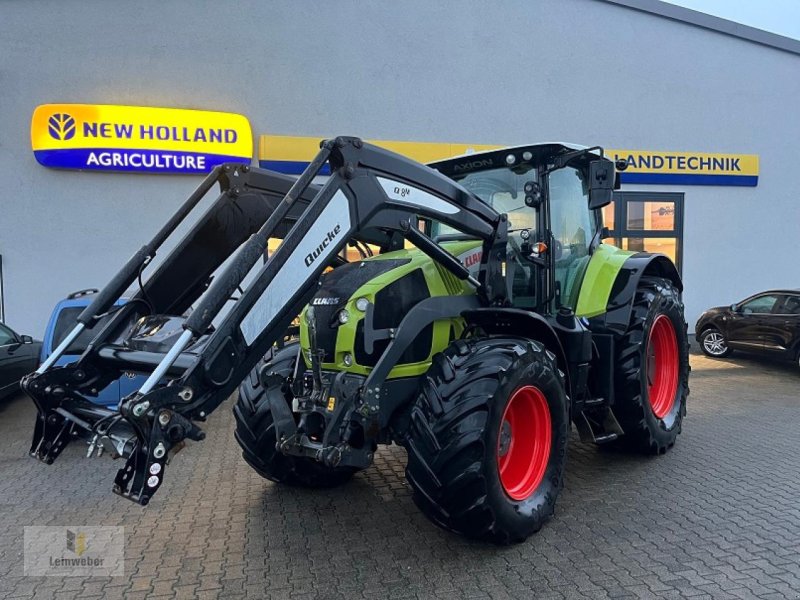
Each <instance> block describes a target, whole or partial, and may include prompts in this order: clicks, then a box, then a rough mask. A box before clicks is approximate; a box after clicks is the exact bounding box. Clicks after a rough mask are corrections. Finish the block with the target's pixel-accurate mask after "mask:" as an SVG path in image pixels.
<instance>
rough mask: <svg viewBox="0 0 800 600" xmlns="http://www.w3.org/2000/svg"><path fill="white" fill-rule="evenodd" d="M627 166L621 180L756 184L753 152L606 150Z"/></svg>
mask: <svg viewBox="0 0 800 600" xmlns="http://www.w3.org/2000/svg"><path fill="white" fill-rule="evenodd" d="M606 154H607V155H608V156H610V157H612V158H614V159H615V160H616V159H623V160H625V162H627V163H628V168H627V169H626V170H625V172H624V173H622V182H623V183H649V184H662V185H733V186H756V185H758V155H757V154H709V153H707V152H662V151H653V150H606Z"/></svg>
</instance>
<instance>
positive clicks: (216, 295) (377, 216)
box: [22, 137, 507, 504]
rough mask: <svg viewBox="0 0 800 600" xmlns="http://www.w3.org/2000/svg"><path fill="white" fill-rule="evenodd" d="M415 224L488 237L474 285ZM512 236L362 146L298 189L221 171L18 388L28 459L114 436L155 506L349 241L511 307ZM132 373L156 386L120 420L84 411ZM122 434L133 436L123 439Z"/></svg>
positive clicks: (128, 485) (329, 146)
mask: <svg viewBox="0 0 800 600" xmlns="http://www.w3.org/2000/svg"><path fill="white" fill-rule="evenodd" d="M326 163H327V164H329V165H330V169H331V177H330V178H329V179H328V181H327V182H326V183H325V184H324V185H323V186H321V187H319V186H315V185H313V184H312V181H313V179H314V177H315V176H316V175H317V174H318V173H319V172H320V170H321V169H322V167H323V166H324V165H325V164H326ZM215 183H219V184H220V187H221V194H220V196H219V197H218V198H217V200H216V201H215V202H214V204H213V205H212V206H211V207H210V208H209V209H208V210H207V211H206V213H205V214H204V215H203V217H202V218H201V219H200V221H199V222H198V223H197V224H196V225H195V226H194V227H193V228H192V229H190V231H189V233H188V234H187V235H186V236H185V237H184V238H183V239H182V240H181V241H180V242H179V243H178V244H177V246H176V247H175V249H174V250H173V251H172V252H171V253H170V254H169V255H168V256H167V257H166V258H165V259H164V261H163V262H162V263H161V265H160V266H159V267H158V269H156V271H155V272H154V274H153V275H152V276H151V277H150V278H149V279H148V281H147V282H146V284H145V285H144V286H143V287H142V289H141V290H140V292H139V293H138V294H136V295H135V296H134V297H133V298H132V299H131V301H129V302H128V303H127V304H126V305H125V306H124V307H123V308H122V309H120V310H119V311H118V312H117V313H115V314H114V315H113V317H112V318H111V319H110V320H109V322H108V323H107V325H105V326H104V327H103V328H102V329H101V330H100V331H99V332H98V333H97V334H96V336H95V337H94V339H93V340H92V342H91V344H90V345H89V346H88V348H87V350H86V351H85V352H84V354H83V355H82V356H81V357H80V358H79V360H78V361H77V362H75V363H72V364H70V365H68V366H66V367H54V366H53V364H54V363H55V360H56V359H57V358H58V356H59V355H60V354H61V353H63V351H64V350H65V348H66V347H67V346H68V345H69V343H70V341H71V340H72V339H74V337H76V336H77V335H78V334H79V333H80V332H81V331H82V329H83V328H91V327H92V326H93V324H94V323H95V322H96V321H97V319H98V317H99V316H101V315H103V314H105V313H107V312H108V311H109V310H110V309H111V307H112V306H113V305H114V302H115V301H116V300H117V299H118V298H119V297H120V296H121V295H122V293H123V292H124V291H125V290H126V289H127V288H128V286H130V285H131V284H132V283H134V281H135V280H136V279H137V278H140V276H141V271H142V270H143V269H144V268H145V267H146V266H147V265H148V264H149V263H150V262H151V261H152V260H153V257H154V256H155V253H156V251H157V249H158V248H159V247H160V246H161V245H162V244H163V242H164V241H165V240H166V239H167V238H168V237H169V235H170V234H172V233H173V232H174V231H175V229H176V228H177V227H178V225H179V224H180V223H181V222H182V221H183V220H184V219H185V218H186V217H187V215H188V214H189V213H190V212H191V210H192V209H193V208H194V207H195V206H196V205H197V204H198V203H199V201H200V199H201V198H202V197H203V196H204V195H205V194H206V193H207V192H208V191H209V190H210V189H211V187H213V185H214V184H215ZM420 217H423V218H428V219H436V220H437V221H439V222H442V223H444V224H447V225H450V226H452V227H454V228H456V229H458V230H459V231H462V232H464V233H465V234H467V235H469V236H471V237H474V238H476V239H479V240H481V241H482V243H483V252H482V259H481V265H480V270H479V275H478V277H477V278H474V277H473V276H472V275H471V274H470V272H469V271H468V270H467V268H466V267H464V266H463V265H462V264H461V263H460V262H459V261H458V260H457V259H456V258H455V257H453V256H452V255H451V254H449V253H448V252H447V251H446V250H444V249H443V248H442V247H441V246H439V245H438V244H436V243H435V242H433V241H432V240H431V239H430V238H428V237H427V236H426V235H425V234H423V233H422V232H420V231H419V230H418V229H417V222H418V221H417V220H418V218H420ZM506 234H507V221H506V217H505V215H500V214H498V213H497V212H496V211H495V210H493V209H492V208H491V207H489V206H487V205H486V204H485V203H483V202H482V201H481V200H480V199H479V198H477V197H476V196H474V195H473V194H471V193H470V192H468V191H467V190H465V189H464V188H462V187H461V186H459V185H458V184H457V183H455V182H454V181H453V180H451V179H449V178H447V177H446V176H444V175H441V174H440V173H438V172H436V171H434V170H432V169H430V168H428V167H426V166H424V165H421V164H419V163H415V162H413V161H411V160H408V159H406V158H404V157H402V156H400V155H397V154H394V153H392V152H390V151H387V150H384V149H381V148H378V147H376V146H373V145H370V144H366V143H364V142H362V141H361V140H360V139H357V138H349V137H339V138H336V139H334V140H327V141H324V142H323V143H322V144H321V150H320V152H319V154H318V155H317V157H316V158H315V159H314V160H313V161H312V162H311V164H310V165H309V167H308V168H307V169H306V170H305V172H304V173H303V174H302V175H301V176H300V177H299V178H298V179H297V180H296V181H294V180H291V179H289V178H285V177H283V176H280V175H278V174H275V173H271V172H269V171H265V170H261V169H251V168H249V167H248V166H244V165H224V166H222V167H218V168H216V169H215V170H214V171H212V173H211V174H210V175H209V176H208V177H207V178H206V180H205V181H204V182H203V183H202V184H201V186H200V187H199V188H198V190H197V191H196V192H195V193H194V194H192V196H191V197H190V198H189V200H187V202H186V204H184V206H182V207H181V209H179V211H178V212H177V213H176V215H175V216H173V217H172V219H170V221H169V222H168V223H167V224H166V225H165V226H164V227H163V228H162V229H161V230H160V231H159V232H158V234H157V235H156V236H155V238H154V239H153V240H152V241H151V242H150V243H149V244H148V245H146V246H144V247H142V249H140V250H139V251H138V252H137V253H136V254H135V255H134V257H133V258H131V260H130V261H129V262H128V263H127V264H126V265H125V266H124V267H123V269H122V270H121V271H120V272H119V273H118V274H117V275H116V276H115V277H114V278H113V279H112V281H111V282H110V283H109V284H108V285H107V286H106V288H104V289H103V291H102V292H101V293H100V294H98V296H97V297H96V299H95V300H94V302H93V303H92V304H91V305H90V306H89V307H87V309H86V310H85V311H84V312H83V313H82V314H81V315H80V316H79V318H78V324H77V325H76V327H75V329H74V330H73V332H71V333H70V334H69V335H68V336H67V338H66V339H65V340H64V342H63V343H62V344H61V345H60V346H59V347H58V348H57V349H56V351H55V352H54V353H53V355H52V356H51V357H50V358H49V359H48V361H46V362H45V363H43V365H42V366H41V367H40V368H39V369H38V370H37V371H36V372H35V373H32V374H30V375H28V376H27V377H26V378H25V379H24V380H23V382H22V387H23V389H24V390H25V391H26V392H27V393H28V394H29V395H30V396H31V397H32V398H33V400H34V402H35V403H36V405H37V408H38V411H39V415H38V420H37V424H36V428H35V432H34V439H33V444H32V447H31V454H32V455H33V456H35V457H36V458H39V459H40V460H43V461H45V462H47V463H51V462H53V460H54V459H55V458H56V457H57V456H58V455H59V454H60V452H61V451H62V450H63V448H64V446H65V445H66V444H67V443H68V442H69V440H70V439H71V434H72V433H73V430H74V429H75V428H76V427H81V428H83V429H87V428H88V429H90V430H91V431H92V432H94V436H95V437H94V438H93V443H94V440H97V439H98V436H102V437H100V440H101V441H102V443H104V444H105V443H106V440H107V439H110V440H111V442H110V445H111V446H112V447H114V448H116V450H117V453H118V454H119V455H121V456H123V457H124V458H125V459H126V464H125V466H124V467H123V468H122V469H120V470H119V472H118V474H117V477H116V479H115V482H114V491H115V492H116V493H118V494H120V495H122V496H124V497H127V498H129V499H131V500H134V501H136V502H139V503H140V504H147V503H148V502H149V500H150V498H151V497H152V495H153V494H154V493H155V492H156V491H157V490H158V488H159V487H160V486H161V483H162V482H163V479H164V474H165V470H166V465H167V461H168V459H169V458H170V457H171V456H172V455H173V454H174V453H175V452H176V451H177V450H179V449H180V448H181V447H182V445H183V443H184V440H185V438H187V437H188V438H189V439H192V440H200V439H202V438H203V437H204V434H203V432H202V431H201V430H200V429H199V428H198V426H197V424H196V421H202V420H204V419H205V418H206V417H207V416H208V415H209V414H210V413H211V412H212V411H213V410H215V409H216V408H217V407H218V406H219V405H220V403H221V402H223V401H224V400H225V399H226V398H227V397H229V396H230V395H231V393H233V391H234V390H235V389H236V388H237V386H238V385H239V383H240V382H241V381H242V380H243V379H244V378H245V377H246V376H247V374H248V373H249V372H250V371H251V370H252V369H253V368H254V367H255V366H256V364H257V362H258V361H259V359H261V358H262V357H263V356H264V355H265V354H266V353H267V351H268V350H269V349H270V348H271V347H272V346H273V344H274V343H276V341H278V340H279V339H281V338H282V336H283V333H284V332H285V331H286V329H287V327H288V326H289V325H290V323H291V321H292V319H294V318H295V317H296V316H297V315H298V314H299V312H300V311H301V309H302V308H303V306H304V305H305V304H306V303H308V301H309V299H310V298H311V296H312V295H313V294H314V292H315V290H316V288H317V283H318V281H319V278H320V276H321V274H322V273H323V271H324V270H325V269H326V268H328V267H329V266H330V265H331V264H332V262H333V261H334V260H335V259H336V257H337V255H338V253H339V252H340V251H341V250H342V249H343V248H344V247H345V246H346V244H347V243H348V242H349V241H350V240H353V239H356V240H361V241H369V242H372V243H376V242H377V243H379V244H380V245H382V246H387V247H388V246H389V245H391V244H392V243H395V242H393V240H396V239H398V238H400V239H402V238H405V239H408V240H410V241H412V242H413V243H414V244H415V245H416V246H417V247H418V248H419V249H420V250H422V251H423V252H425V253H426V254H428V255H429V256H430V257H431V258H432V259H433V260H435V261H437V262H438V263H439V264H441V265H442V266H443V267H444V268H445V269H447V270H449V271H450V272H451V273H452V274H453V275H455V276H456V277H457V278H459V279H460V280H462V281H468V282H470V283H471V284H472V285H473V286H474V287H475V288H476V291H477V296H478V298H479V299H480V302H481V303H482V304H485V305H501V304H503V303H504V302H505V300H506V298H505V294H506V284H505V279H504V276H503V269H502V264H501V263H502V261H503V260H504V253H505V246H506ZM271 237H282V238H283V241H282V243H281V244H280V246H279V247H278V248H277V250H276V251H275V252H274V253H273V254H272V256H270V257H269V259H268V260H266V262H265V263H264V264H263V265H262V266H261V267H260V269H258V271H257V273H256V275H255V277H254V278H253V279H252V280H251V282H250V283H249V284H248V285H247V288H246V289H245V290H244V291H243V293H241V294H240V296H239V298H238V299H237V301H236V302H235V303H234V305H233V306H232V308H230V310H229V311H228V312H227V313H225V314H224V316H222V315H223V308H224V307H225V305H226V303H227V302H228V301H229V300H230V299H231V297H232V295H233V294H234V293H235V292H236V290H237V289H240V286H241V285H242V282H243V280H244V278H245V276H246V275H247V274H248V273H249V272H250V271H251V270H252V268H253V267H254V266H255V265H256V264H257V262H258V260H259V259H260V258H262V257H263V256H265V252H266V248H267V242H268V240H269V239H270V238H271ZM237 248H238V250H237ZM234 252H235V255H234V256H233V257H232V258H230V260H229V262H228V264H227V266H226V267H225V268H224V269H221V272H217V271H218V270H219V268H220V265H222V264H223V263H224V262H225V261H226V260H228V259H229V257H230V256H231V254H232V253H234ZM215 272H217V274H216V275H215V276H214V278H213V281H212V280H211V277H212V274H214V273H215ZM190 306H194V310H193V311H192V312H191V314H189V316H188V317H187V318H186V319H185V321H184V322H183V323H182V329H180V330H179V331H180V333H179V335H176V336H175V337H173V338H170V339H168V340H167V342H168V343H166V342H165V344H166V345H165V346H164V347H163V349H162V350H163V351H159V352H154V351H152V350H146V349H144V350H143V349H141V348H135V347H132V344H131V343H130V342H129V338H130V335H129V334H130V332H131V331H132V330H135V329H136V328H137V327H138V328H139V330H141V329H142V328H143V327H144V328H145V329H147V327H150V329H148V330H147V331H149V332H152V333H151V334H150V335H156V334H157V333H158V330H159V327H160V325H158V324H163V323H165V322H166V321H165V320H164V319H166V318H167V317H162V316H157V315H165V314H166V315H173V317H170V318H175V315H181V314H182V313H183V312H184V311H186V310H187V309H188V308H189V307H190ZM218 316H220V320H219V322H218V323H217V324H216V326H215V327H212V321H214V319H215V318H217V317H218ZM159 319H160V320H159ZM126 369H129V370H136V371H138V372H145V373H149V376H148V378H147V381H146V382H145V384H144V385H143V386H142V388H141V389H140V390H139V391H138V392H135V393H133V394H131V395H130V396H128V397H126V398H124V399H123V400H122V402H121V403H120V406H119V414H116V413H112V414H102V413H98V411H97V410H96V409H90V408H88V407H87V406H86V405H87V404H89V403H88V401H87V400H86V399H85V396H87V395H91V394H92V390H94V389H99V387H100V386H102V385H103V383H104V382H109V381H112V380H113V379H115V378H117V377H119V376H120V375H121V373H122V371H124V370H126ZM125 432H130V435H129V436H128V437H127V438H125V435H126V433H125Z"/></svg>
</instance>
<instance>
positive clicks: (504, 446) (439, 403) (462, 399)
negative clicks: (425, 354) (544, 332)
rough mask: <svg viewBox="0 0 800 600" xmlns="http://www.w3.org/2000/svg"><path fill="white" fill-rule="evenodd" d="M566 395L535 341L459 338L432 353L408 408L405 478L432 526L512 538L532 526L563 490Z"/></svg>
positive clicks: (519, 538) (492, 538) (517, 539)
mask: <svg viewBox="0 0 800 600" xmlns="http://www.w3.org/2000/svg"><path fill="white" fill-rule="evenodd" d="M568 423H569V421H568V415H567V398H566V394H565V391H564V383H563V378H562V376H561V374H560V372H559V370H558V367H557V366H556V362H555V357H554V356H553V355H552V354H551V353H549V352H547V350H545V348H544V346H542V345H541V344H539V343H538V342H533V341H529V340H524V339H515V338H470V339H468V340H458V341H456V342H454V343H453V344H451V345H450V347H449V348H447V349H446V350H445V351H444V353H442V354H438V355H437V356H436V357H435V358H434V361H433V364H432V365H431V368H430V370H429V371H428V375H427V377H426V378H425V381H424V382H423V385H422V388H421V391H420V394H419V397H418V398H417V400H416V403H415V405H414V407H413V409H412V413H411V427H410V432H409V436H408V439H407V444H406V446H407V449H408V466H407V467H406V477H407V479H408V481H409V483H410V484H411V487H412V489H413V491H414V501H415V503H416V504H417V506H418V507H419V508H420V509H421V510H422V512H423V513H424V514H425V515H426V516H427V517H428V518H429V519H431V520H432V521H433V522H434V523H436V524H437V525H439V526H441V527H443V528H445V529H447V530H450V531H454V532H457V533H460V534H463V535H466V536H468V537H471V538H476V539H481V540H485V541H490V542H494V543H497V544H510V543H516V542H521V541H523V540H525V539H526V538H527V537H528V536H530V535H531V534H533V533H535V532H536V531H538V530H539V529H540V528H541V527H542V524H543V523H544V522H545V521H546V520H547V519H548V518H549V517H550V516H551V515H552V514H553V510H554V505H555V501H556V498H557V497H558V494H559V492H560V491H561V488H562V486H563V472H564V463H565V460H566V449H567V433H568Z"/></svg>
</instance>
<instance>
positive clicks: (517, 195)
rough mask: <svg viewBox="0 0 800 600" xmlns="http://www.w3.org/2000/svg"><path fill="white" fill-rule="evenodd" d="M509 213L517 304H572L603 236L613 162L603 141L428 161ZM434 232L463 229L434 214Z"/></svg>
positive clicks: (452, 234) (450, 234)
mask: <svg viewBox="0 0 800 600" xmlns="http://www.w3.org/2000/svg"><path fill="white" fill-rule="evenodd" d="M430 166H431V167H433V168H434V169H436V170H437V171H440V172H441V173H443V174H445V175H447V176H448V177H450V178H451V179H453V180H455V181H457V182H458V183H459V184H461V185H462V186H463V187H464V188H466V189H467V190H469V191H470V192H472V193H473V194H475V195H476V196H477V197H479V198H480V199H481V200H483V201H484V202H485V203H486V204H488V205H489V206H491V207H492V208H494V209H495V210H496V211H497V212H499V213H504V214H506V215H507V216H508V221H509V225H508V247H507V256H506V269H507V270H508V271H510V272H509V273H508V280H509V281H511V282H512V284H511V287H512V289H511V292H512V294H511V295H512V298H513V305H514V306H516V307H519V308H529V309H537V310H539V311H542V312H550V311H555V310H558V309H559V308H561V307H562V306H565V307H568V308H570V309H571V310H573V311H574V310H575V309H576V308H577V304H578V295H579V291H580V289H581V282H582V281H583V277H584V275H585V273H586V269H587V267H588V264H589V259H590V257H591V254H592V252H593V251H594V249H595V248H596V247H597V246H598V245H599V244H600V242H601V239H602V233H601V232H602V218H601V214H600V208H602V207H603V206H605V205H606V204H608V203H609V202H610V201H611V192H612V191H613V189H614V187H615V186H614V184H615V181H614V179H615V178H614V175H613V174H614V164H613V162H612V161H610V160H608V159H606V158H604V157H603V155H602V149H600V148H586V147H579V146H572V145H566V144H538V145H531V146H519V147H514V148H505V149H502V150H494V151H489V152H482V153H479V154H468V155H465V156H461V157H457V158H452V159H448V160H445V161H441V162H437V163H433V164H431V165H430ZM430 231H431V235H432V236H433V237H434V238H435V239H439V240H446V239H458V238H459V237H462V235H461V234H460V232H458V231H456V230H455V229H453V228H452V227H448V226H447V225H443V224H441V223H438V222H436V221H432V222H430Z"/></svg>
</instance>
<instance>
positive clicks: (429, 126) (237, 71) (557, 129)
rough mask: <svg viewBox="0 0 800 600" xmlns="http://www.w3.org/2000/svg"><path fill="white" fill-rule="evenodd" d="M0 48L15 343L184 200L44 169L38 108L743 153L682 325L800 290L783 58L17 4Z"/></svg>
mask: <svg viewBox="0 0 800 600" xmlns="http://www.w3.org/2000/svg"><path fill="white" fill-rule="evenodd" d="M0 48H2V52H0V90H2V91H0V109H1V110H0V181H2V183H3V187H2V193H0V253H2V254H3V259H4V265H5V271H6V273H5V284H6V286H5V287H6V313H7V320H8V323H9V324H11V325H12V326H14V327H16V328H17V329H20V330H24V331H25V332H29V333H33V334H41V333H42V331H43V328H44V323H45V320H46V317H47V315H48V313H49V311H50V309H51V307H52V305H53V304H54V302H55V301H56V300H57V299H58V298H60V297H62V296H63V295H64V294H65V293H67V292H69V291H71V290H75V289H78V288H82V287H90V286H96V287H99V286H102V285H103V284H104V283H105V282H106V281H107V280H108V279H109V278H110V276H111V275H112V274H113V273H114V272H115V270H116V269H117V268H118V267H119V265H121V264H122V262H123V261H124V260H125V259H126V258H127V257H128V256H130V254H131V253H132V252H133V251H134V250H135V249H136V248H138V247H139V246H140V245H141V243H142V242H143V241H145V240H146V239H147V238H148V237H149V236H150V235H152V233H153V232H154V231H155V230H156V229H157V228H158V227H159V225H160V224H162V223H163V222H164V220H165V219H166V218H167V217H168V215H169V214H170V213H171V212H172V210H173V209H174V208H175V207H176V206H177V205H178V204H179V202H180V201H182V200H183V198H184V197H185V196H186V195H188V193H189V192H190V191H191V189H192V188H193V187H194V185H195V184H196V183H197V181H198V179H197V178H193V177H176V176H144V175H111V174H97V173H74V172H58V171H51V170H47V169H45V168H43V167H41V166H39V165H38V164H37V163H36V161H35V160H34V158H33V154H32V152H31V149H30V137H29V123H30V116H31V113H32V111H33V108H34V107H35V106H36V105H37V104H42V103H48V102H85V103H118V104H141V105H151V106H175V107H190V108H207V109H216V110H229V111H233V112H240V113H243V114H245V115H247V116H248V117H249V118H250V120H251V123H252V125H253V131H254V134H256V135H257V134H258V133H261V132H270V133H278V134H292V135H331V134H333V135H336V134H347V135H360V136H362V137H365V138H380V139H407V140H419V141H469V142H473V143H481V142H485V143H501V144H502V143H508V144H519V143H525V142H531V141H539V140H551V139H559V140H568V141H573V142H579V143H587V144H595V143H602V144H605V145H608V146H610V147H617V148H642V149H658V150H694V151H708V152H740V153H757V154H760V155H761V179H760V183H759V187H758V188H755V189H752V188H740V189H737V188H722V187H713V188H701V187H685V188H683V189H684V191H685V192H686V220H685V235H686V237H685V246H684V250H685V264H684V274H685V280H686V282H685V283H686V288H687V289H686V302H687V317H688V318H689V319H690V320H691V321H693V320H694V319H695V318H696V316H697V314H698V313H699V311H700V310H702V308H704V307H706V306H708V305H712V304H719V303H728V302H731V301H733V300H737V299H740V298H741V297H743V296H745V295H747V294H748V293H750V292H753V291H756V290H758V289H761V288H767V287H772V286H797V287H800V261H798V252H797V250H796V245H795V240H796V238H797V234H798V224H799V223H800V207H799V206H798V203H797V201H796V193H795V188H796V187H797V183H796V181H795V177H794V174H795V171H796V167H795V162H796V159H795V156H794V153H793V152H792V150H794V148H795V147H796V144H797V141H796V140H797V139H798V137H799V136H800V113H798V111H797V110H796V99H797V98H798V97H800V77H798V75H800V56H797V55H793V54H789V53H786V52H781V51H777V50H773V49H770V48H766V47H762V46H758V45H756V44H753V43H750V42H746V41H743V40H739V39H735V38H731V37H728V36H724V35H721V34H717V33H714V32H710V31H706V30H702V29H699V28H695V27H690V26H687V25H683V24H680V23H676V22H673V21H669V20H666V19H662V18H659V17H654V16H651V15H647V14H644V13H639V12H636V11H632V10H629V9H626V8H621V7H618V6H615V5H610V4H607V3H605V2H601V1H598V0H536V1H524V0H517V1H510V0H509V1H503V2H481V1H478V0H471V1H469V2H457V1H455V0H451V1H442V2H436V3H431V2H428V1H427V0H403V1H398V2H394V3H386V2H380V3H377V2H376V3H365V2H357V1H355V0H349V1H348V0H344V1H341V2H336V3H325V4H323V3H298V2H291V1H282V2H278V1H271V2H260V1H255V0H250V1H249V2H248V1H243V2H237V3H235V4H233V3H231V4H225V3H217V2H207V3H198V2H188V1H186V0H176V1H173V2H169V3H166V2H158V1H155V0H149V1H140V2H135V3H134V2H123V1H121V0H119V1H110V0H106V1H100V0H94V1H84V2H81V3H73V2H62V1H60V0H28V1H26V2H5V3H2V4H0ZM630 189H634V188H630ZM641 189H645V188H644V187H642V188H641Z"/></svg>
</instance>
